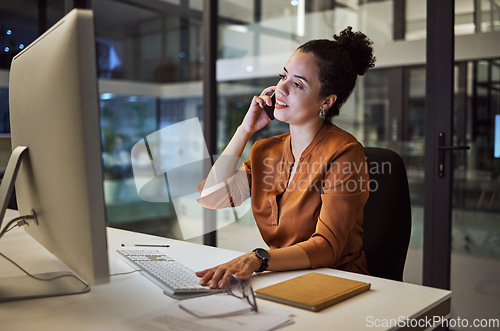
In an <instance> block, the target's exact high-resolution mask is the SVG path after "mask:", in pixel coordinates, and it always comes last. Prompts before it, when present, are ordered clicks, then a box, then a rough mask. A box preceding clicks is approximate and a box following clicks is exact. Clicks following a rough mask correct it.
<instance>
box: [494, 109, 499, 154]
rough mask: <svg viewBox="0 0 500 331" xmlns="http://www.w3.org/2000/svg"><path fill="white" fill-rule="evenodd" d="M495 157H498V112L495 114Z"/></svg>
mask: <svg viewBox="0 0 500 331" xmlns="http://www.w3.org/2000/svg"><path fill="white" fill-rule="evenodd" d="M494 148H495V152H494V153H495V157H496V158H500V114H496V115H495V147H494Z"/></svg>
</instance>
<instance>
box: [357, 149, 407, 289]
mask: <svg viewBox="0 0 500 331" xmlns="http://www.w3.org/2000/svg"><path fill="white" fill-rule="evenodd" d="M365 155H366V161H367V164H368V170H369V174H370V196H369V198H368V201H367V202H366V205H365V208H364V220H363V230H364V239H363V249H364V251H365V254H366V259H367V261H368V272H369V273H370V274H371V275H373V276H376V277H382V278H388V279H393V280H399V281H402V280H403V269H404V265H405V261H406V254H407V252H408V244H409V242H410V233H411V205H410V193H409V189H408V178H407V176H406V169H405V165H404V163H403V160H402V159H401V157H400V156H399V155H398V154H397V153H396V152H394V151H391V150H389V149H385V148H378V147H365Z"/></svg>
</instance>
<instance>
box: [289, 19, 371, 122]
mask: <svg viewBox="0 0 500 331" xmlns="http://www.w3.org/2000/svg"><path fill="white" fill-rule="evenodd" d="M372 44H373V42H372V41H371V40H370V39H368V37H367V36H366V35H365V34H363V33H362V32H353V31H352V27H350V26H348V27H347V28H345V29H344V30H342V31H341V32H340V33H339V34H338V35H334V36H333V40H328V39H316V40H311V41H308V42H306V43H305V44H303V45H301V46H299V47H298V48H297V50H298V51H301V52H304V53H311V54H313V55H314V58H315V60H316V64H317V65H318V67H319V81H320V83H321V90H320V93H319V95H320V97H321V98H324V97H327V96H329V95H332V94H335V95H336V96H337V100H336V101H335V103H334V104H333V106H332V107H330V109H328V110H327V112H326V116H325V119H326V120H328V121H329V120H331V118H332V117H334V116H337V115H338V114H339V111H340V107H342V105H343V104H344V103H345V102H346V100H347V98H348V97H349V95H350V94H351V92H352V90H353V89H354V85H355V83H356V78H357V76H358V75H360V76H361V75H364V74H365V72H366V71H367V70H368V69H369V68H373V67H374V66H375V57H374V56H373V47H372Z"/></svg>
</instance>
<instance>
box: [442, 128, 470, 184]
mask: <svg viewBox="0 0 500 331" xmlns="http://www.w3.org/2000/svg"><path fill="white" fill-rule="evenodd" d="M444 137H445V136H444V132H439V134H438V150H439V153H438V176H439V177H444V160H445V157H444V153H445V152H447V151H456V150H468V149H470V146H466V145H462V146H446V145H445V142H444Z"/></svg>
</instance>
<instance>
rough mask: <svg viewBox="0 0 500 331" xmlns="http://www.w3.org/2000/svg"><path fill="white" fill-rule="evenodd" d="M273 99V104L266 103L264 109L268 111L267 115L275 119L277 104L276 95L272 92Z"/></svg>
mask: <svg viewBox="0 0 500 331" xmlns="http://www.w3.org/2000/svg"><path fill="white" fill-rule="evenodd" d="M271 101H272V102H273V105H272V106H268V105H267V103H266V104H265V105H264V110H265V111H266V114H267V116H269V118H270V119H271V121H272V120H274V105H275V104H276V96H275V95H274V92H273V94H271Z"/></svg>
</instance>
